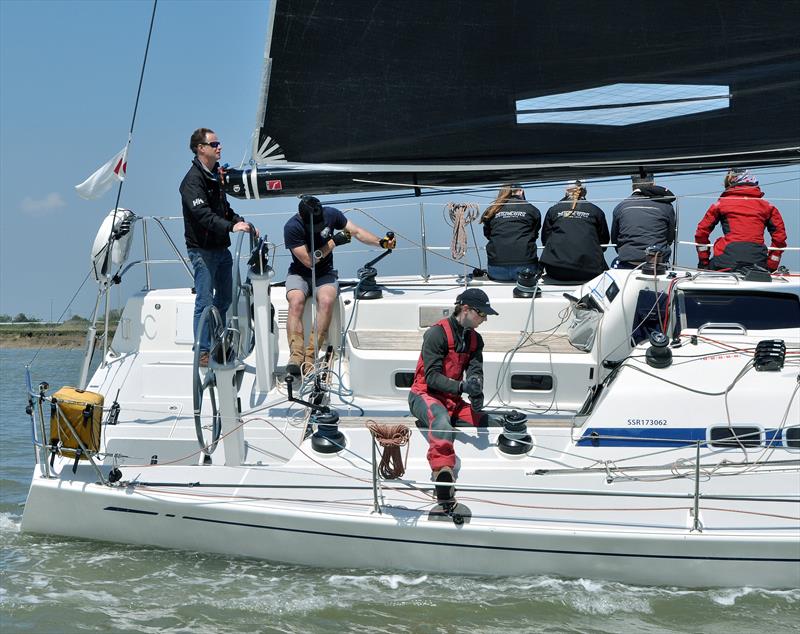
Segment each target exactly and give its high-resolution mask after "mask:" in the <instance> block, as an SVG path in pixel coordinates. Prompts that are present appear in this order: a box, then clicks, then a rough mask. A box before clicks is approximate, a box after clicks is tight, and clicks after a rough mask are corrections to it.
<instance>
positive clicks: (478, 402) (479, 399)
mask: <svg viewBox="0 0 800 634" xmlns="http://www.w3.org/2000/svg"><path fill="white" fill-rule="evenodd" d="M469 404H470V407H472V409H474V410H475V411H476V412H479V411H481V410H482V409H483V393H481V394H478V395H477V396H470V397H469Z"/></svg>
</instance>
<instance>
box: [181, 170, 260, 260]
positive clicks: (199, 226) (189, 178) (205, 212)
mask: <svg viewBox="0 0 800 634" xmlns="http://www.w3.org/2000/svg"><path fill="white" fill-rule="evenodd" d="M218 167H219V164H217V165H215V166H214V172H215V173H216V171H217V168H218ZM180 192H181V205H182V207H183V233H184V236H185V238H186V248H187V249H227V248H228V247H229V246H231V239H230V236H229V234H230V232H231V231H232V230H233V225H235V224H236V223H237V222H243V221H244V218H242V217H241V216H238V215H236V213H235V212H234V211H233V209H231V206H230V205H229V204H228V199H227V198H226V197H225V192H224V191H223V189H222V187H221V186H220V181H219V179H218V178H217V177H216V176H215V175H214V174H210V173H209V172H208V171H206V170H205V169H204V168H203V166H202V165H201V164H200V161H199V160H198V159H197V158H194V159H193V160H192V166H191V167H190V168H189V171H188V172H186V176H184V177H183V181H181V186H180Z"/></svg>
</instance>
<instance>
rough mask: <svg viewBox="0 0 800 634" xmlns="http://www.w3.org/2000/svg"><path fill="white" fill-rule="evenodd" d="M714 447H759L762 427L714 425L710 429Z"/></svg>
mask: <svg viewBox="0 0 800 634" xmlns="http://www.w3.org/2000/svg"><path fill="white" fill-rule="evenodd" d="M709 438H710V440H711V446H712V447H759V446H760V445H761V429H759V428H758V427H745V426H740V427H728V426H725V427H712V428H711V429H710V430H709Z"/></svg>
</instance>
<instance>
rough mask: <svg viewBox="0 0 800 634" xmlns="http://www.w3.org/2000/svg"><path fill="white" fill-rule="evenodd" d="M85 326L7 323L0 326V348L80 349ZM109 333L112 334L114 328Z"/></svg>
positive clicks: (83, 339) (83, 343)
mask: <svg viewBox="0 0 800 634" xmlns="http://www.w3.org/2000/svg"><path fill="white" fill-rule="evenodd" d="M86 330H87V327H84V326H82V327H81V328H75V327H74V326H72V327H70V326H69V325H64V324H62V325H60V326H56V327H52V326H43V325H38V324H36V325H27V324H26V325H21V324H15V325H9V326H5V325H4V326H0V348H24V349H33V348H55V349H81V348H83V347H84V346H85V345H86ZM109 335H110V336H111V337H113V336H114V329H113V328H112V329H110V332H109Z"/></svg>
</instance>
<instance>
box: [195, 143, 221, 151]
mask: <svg viewBox="0 0 800 634" xmlns="http://www.w3.org/2000/svg"><path fill="white" fill-rule="evenodd" d="M200 145H207V146H208V147H213V148H214V149H215V150H216V149H217V148H218V147H219V146H220V145H222V141H211V143H200Z"/></svg>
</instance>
